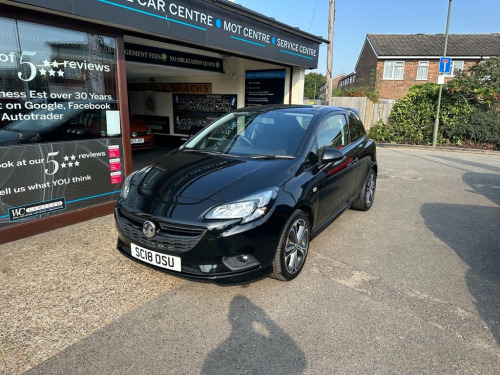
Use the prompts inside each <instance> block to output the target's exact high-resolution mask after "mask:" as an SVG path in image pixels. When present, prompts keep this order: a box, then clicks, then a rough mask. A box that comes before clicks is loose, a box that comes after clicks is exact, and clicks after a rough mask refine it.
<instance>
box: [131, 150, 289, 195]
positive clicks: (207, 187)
mask: <svg viewBox="0 0 500 375" xmlns="http://www.w3.org/2000/svg"><path fill="white" fill-rule="evenodd" d="M290 164H293V160H248V159H242V158H237V157H228V156H219V155H203V154H195V153H187V152H182V151H173V152H171V153H169V154H167V155H166V156H164V157H163V158H162V159H160V160H159V161H158V162H157V163H156V164H155V165H154V166H153V167H152V168H151V169H150V170H149V171H148V172H147V173H146V174H145V175H144V177H143V178H142V179H141V180H140V182H138V193H139V194H142V195H145V196H148V197H150V198H153V199H155V200H159V201H162V202H176V203H183V202H184V203H186V204H192V203H196V202H201V201H203V200H212V201H218V202H227V201H231V200H235V199H240V198H242V197H244V196H246V195H248V194H253V193H255V192H256V191H259V190H261V189H264V188H267V187H270V186H279V185H281V184H282V182H283V181H284V179H286V178H287V175H288V174H289V173H290V168H289V167H290ZM287 171H288V172H287ZM136 183H137V181H136Z"/></svg>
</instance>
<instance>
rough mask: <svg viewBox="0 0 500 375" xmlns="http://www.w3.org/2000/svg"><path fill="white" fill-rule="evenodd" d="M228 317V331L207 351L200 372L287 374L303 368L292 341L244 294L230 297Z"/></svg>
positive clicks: (302, 356)
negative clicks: (229, 327) (215, 345)
mask: <svg viewBox="0 0 500 375" xmlns="http://www.w3.org/2000/svg"><path fill="white" fill-rule="evenodd" d="M228 319H229V322H230V323H231V335H230V336H229V337H228V338H227V339H226V340H225V341H224V342H222V343H221V344H220V345H219V346H217V347H216V348H215V349H214V350H213V351H211V352H210V353H209V354H208V356H207V358H206V360H205V363H204V365H203V368H202V371H201V374H202V375H215V374H277V375H279V374H283V375H291V374H300V373H302V372H303V371H304V370H305V369H306V365H307V360H306V356H305V354H304V352H303V351H302V350H301V349H300V347H299V346H298V345H297V344H296V343H295V341H294V340H293V339H292V338H291V337H290V336H289V335H288V334H286V332H285V331H284V330H283V329H281V328H280V327H279V326H278V325H277V324H276V323H274V322H273V320H272V319H271V318H270V317H269V316H268V315H267V314H266V313H265V312H264V310H262V309H261V308H260V307H258V306H256V305H255V304H253V303H252V302H251V301H250V300H249V299H248V298H246V297H245V296H242V295H236V296H235V297H234V298H233V300H232V301H231V305H230V309H229V314H228Z"/></svg>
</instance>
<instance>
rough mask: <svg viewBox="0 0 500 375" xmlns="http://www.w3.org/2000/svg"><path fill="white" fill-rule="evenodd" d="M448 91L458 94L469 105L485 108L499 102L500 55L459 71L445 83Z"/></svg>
mask: <svg viewBox="0 0 500 375" xmlns="http://www.w3.org/2000/svg"><path fill="white" fill-rule="evenodd" d="M446 90H447V92H448V93H453V94H457V95H459V96H460V97H461V98H462V99H463V100H464V101H465V102H466V103H467V104H468V105H469V106H471V107H473V106H476V107H480V108H482V109H485V110H489V109H494V108H498V106H499V103H500V57H492V58H490V59H487V60H485V61H483V62H481V63H479V64H476V65H474V66H472V67H471V68H469V69H468V70H467V71H465V72H463V71H462V72H460V73H458V74H457V76H456V77H455V78H454V79H453V80H451V81H450V82H448V84H447V85H446Z"/></svg>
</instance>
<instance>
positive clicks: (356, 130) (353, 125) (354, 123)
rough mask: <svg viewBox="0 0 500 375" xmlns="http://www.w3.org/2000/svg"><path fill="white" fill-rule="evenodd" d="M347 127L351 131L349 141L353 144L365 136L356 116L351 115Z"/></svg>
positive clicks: (361, 124)
mask: <svg viewBox="0 0 500 375" xmlns="http://www.w3.org/2000/svg"><path fill="white" fill-rule="evenodd" d="M349 125H350V130H351V139H352V141H353V142H356V141H357V140H358V139H360V138H361V137H363V136H364V135H366V131H365V128H364V126H363V123H362V122H361V120H360V119H359V118H358V117H357V116H354V115H352V116H350V117H349Z"/></svg>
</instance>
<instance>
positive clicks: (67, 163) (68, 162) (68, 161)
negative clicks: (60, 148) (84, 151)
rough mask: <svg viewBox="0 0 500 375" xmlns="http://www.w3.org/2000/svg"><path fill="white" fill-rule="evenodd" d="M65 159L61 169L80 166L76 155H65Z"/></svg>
mask: <svg viewBox="0 0 500 375" xmlns="http://www.w3.org/2000/svg"><path fill="white" fill-rule="evenodd" d="M63 159H64V162H62V163H61V168H73V167H79V166H80V162H79V161H78V160H76V156H75V155H71V156H68V155H65V156H64V157H63Z"/></svg>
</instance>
